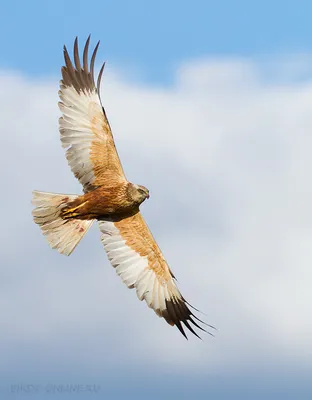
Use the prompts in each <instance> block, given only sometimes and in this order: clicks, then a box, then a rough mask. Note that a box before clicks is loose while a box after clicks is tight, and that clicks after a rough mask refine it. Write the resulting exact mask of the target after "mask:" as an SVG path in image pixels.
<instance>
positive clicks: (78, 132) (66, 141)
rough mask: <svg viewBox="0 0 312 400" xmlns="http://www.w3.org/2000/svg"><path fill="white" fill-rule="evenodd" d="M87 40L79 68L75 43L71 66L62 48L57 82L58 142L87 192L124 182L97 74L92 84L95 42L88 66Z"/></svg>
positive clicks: (95, 50) (100, 74) (76, 44)
mask: <svg viewBox="0 0 312 400" xmlns="http://www.w3.org/2000/svg"><path fill="white" fill-rule="evenodd" d="M89 41H90V37H89V38H88V40H87V42H86V45H85V48H84V52H83V65H82V66H81V64H80V59H79V52H78V41H77V38H76V40H75V44H74V65H73V64H72V62H71V60H70V57H69V55H68V52H67V49H66V47H65V46H64V58H65V64H66V65H65V66H64V67H63V68H62V77H63V79H62V80H61V82H60V91H59V96H60V99H61V102H60V103H59V107H60V110H61V111H62V113H63V115H62V117H61V118H60V120H59V123H60V133H61V142H62V145H63V147H64V148H67V152H66V157H67V160H68V163H69V166H70V168H71V170H72V171H73V173H74V175H75V176H76V177H77V178H78V179H79V181H80V183H81V184H82V185H83V187H84V191H85V192H88V191H90V190H93V189H95V188H96V187H98V186H102V185H106V184H107V183H109V185H110V186H112V184H118V183H120V182H122V181H126V178H125V175H124V172H123V169H122V166H121V163H120V160H119V157H118V154H117V151H116V148H115V144H114V139H113V135H112V132H111V129H110V126H109V123H108V120H107V117H106V114H105V111H104V108H103V107H102V104H101V99H100V94H99V91H100V81H101V76H102V73H103V69H104V64H103V67H102V69H101V71H100V73H99V76H98V80H97V85H95V81H94V62H95V56H96V52H97V49H98V46H99V43H98V44H97V46H96V47H95V49H94V52H93V55H92V57H91V63H90V67H89V65H88V48H89Z"/></svg>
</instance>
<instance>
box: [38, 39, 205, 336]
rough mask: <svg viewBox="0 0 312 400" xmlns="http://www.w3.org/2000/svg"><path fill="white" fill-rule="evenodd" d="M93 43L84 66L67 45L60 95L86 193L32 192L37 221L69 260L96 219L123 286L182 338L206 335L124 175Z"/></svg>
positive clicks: (67, 140)
mask: <svg viewBox="0 0 312 400" xmlns="http://www.w3.org/2000/svg"><path fill="white" fill-rule="evenodd" d="M89 42H90V37H89V38H88V40H87V42H86V45H85V48H84V52H83V61H82V64H81V62H80V58H79V51H78V41H77V38H76V40H75V44H74V65H73V63H72V61H71V59H70V56H69V54H68V52H67V49H66V47H64V59H65V66H64V67H62V80H61V81H60V91H59V96H60V99H61V102H60V103H59V107H60V110H61V112H62V117H61V118H60V120H59V123H60V128H59V129H60V134H61V142H62V145H63V147H64V148H66V158H67V160H68V163H69V166H70V168H71V170H72V171H73V173H74V175H75V176H76V178H77V179H78V180H79V181H80V183H81V184H82V186H83V191H84V194H82V195H81V196H76V195H64V194H54V193H44V192H38V191H34V193H33V204H34V205H35V209H34V210H33V216H34V221H35V222H36V223H37V224H38V225H39V226H40V228H41V229H42V232H43V234H44V235H46V237H47V240H48V242H49V244H50V245H51V247H52V248H56V249H57V250H58V251H59V252H60V253H62V254H65V255H70V254H71V252H72V251H73V250H74V249H75V247H76V246H77V245H78V243H79V242H80V240H81V239H82V237H83V236H84V235H85V233H86V232H87V230H88V229H89V228H90V226H91V225H92V223H93V221H94V220H98V221H99V226H100V229H101V232H102V242H103V245H104V248H105V250H106V252H107V255H108V259H109V260H110V262H111V264H112V266H113V267H114V268H115V269H116V272H117V274H118V275H119V276H120V277H121V279H122V280H123V282H124V283H125V284H126V285H127V286H128V287H129V288H135V289H136V292H137V296H138V298H139V299H140V300H143V299H144V300H145V301H146V303H147V305H148V306H149V307H151V308H153V310H154V311H155V312H156V314H157V315H158V316H160V317H163V318H164V319H165V320H166V321H167V322H168V323H169V324H170V325H176V326H177V328H178V329H179V330H180V332H181V333H182V334H183V335H184V336H185V337H186V335H185V332H184V329H183V325H184V326H185V327H186V328H188V329H189V330H190V331H191V332H192V333H193V334H194V335H196V336H198V335H197V333H196V332H195V331H194V329H193V327H194V326H195V327H197V328H199V329H201V330H204V329H203V328H202V327H201V326H200V325H199V324H198V323H197V322H196V321H195V320H198V318H197V317H196V316H195V315H194V314H193V313H192V312H191V310H190V308H189V306H190V305H189V303H188V302H187V301H186V300H185V299H184V298H183V296H182V295H181V293H180V291H179V290H178V288H177V286H176V283H175V277H174V275H173V273H172V272H171V270H170V268H169V266H168V264H167V262H166V260H165V258H164V256H163V254H162V252H161V250H160V249H159V247H158V245H157V243H156V241H155V239H154V238H153V236H152V234H151V232H150V230H149V228H148V226H147V225H146V223H145V221H144V219H143V217H142V215H141V213H140V210H139V207H140V204H141V203H142V202H143V201H144V200H145V199H147V198H148V197H149V192H148V189H146V188H145V187H144V186H141V185H136V184H133V183H130V182H128V181H127V179H126V177H125V174H124V171H123V168H122V166H121V163H120V160H119V157H118V154H117V151H116V148H115V143H114V139H113V135H112V132H111V128H110V125H109V122H108V120H107V117H106V114H105V111H104V108H103V106H102V103H101V99H100V81H101V76H102V73H103V70H104V64H103V66H102V68H101V70H100V73H99V76H98V80H97V85H95V79H94V63H95V57H96V53H97V50H98V46H99V43H98V44H97V45H96V47H95V49H94V52H93V54H92V57H91V62H90V67H89V64H88V49H89ZM198 321H200V320H198ZM200 322H202V321H200ZM191 324H193V327H192V326H191ZM208 326H210V325H208ZM210 327H211V326H210ZM211 328H212V327H211Z"/></svg>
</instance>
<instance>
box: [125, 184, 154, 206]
mask: <svg viewBox="0 0 312 400" xmlns="http://www.w3.org/2000/svg"><path fill="white" fill-rule="evenodd" d="M129 189H130V190H129V194H130V196H131V199H132V201H134V202H135V203H137V204H141V203H143V201H144V200H145V199H148V198H149V191H148V189H147V188H146V187H145V186H141V185H135V184H131V185H130V187H129Z"/></svg>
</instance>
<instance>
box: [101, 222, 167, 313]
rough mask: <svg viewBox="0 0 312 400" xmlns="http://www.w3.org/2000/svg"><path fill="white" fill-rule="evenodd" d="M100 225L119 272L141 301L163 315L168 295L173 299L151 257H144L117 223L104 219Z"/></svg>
mask: <svg viewBox="0 0 312 400" xmlns="http://www.w3.org/2000/svg"><path fill="white" fill-rule="evenodd" d="M99 226H100V229H101V232H102V237H101V240H102V242H103V245H104V248H105V250H106V253H107V256H108V259H109V261H110V262H111V264H112V266H113V267H114V268H115V269H116V272H117V274H118V275H119V276H120V278H121V279H122V281H123V282H124V283H125V284H126V285H127V286H128V288H130V289H133V288H135V289H136V293H137V296H138V298H139V299H140V300H145V301H146V303H147V305H148V306H149V307H151V308H153V309H154V311H155V312H156V314H157V315H159V316H161V311H163V310H165V309H166V304H165V299H166V294H167V299H168V300H169V294H168V289H167V291H166V290H165V289H164V288H163V285H162V284H161V283H160V282H159V280H158V278H157V276H156V274H155V272H154V271H153V270H151V269H150V268H149V265H148V258H147V256H145V257H142V256H141V255H140V254H139V253H137V252H136V251H135V250H133V249H131V248H130V247H129V246H128V245H127V244H126V241H125V240H124V239H123V238H122V237H121V235H120V232H119V230H118V228H116V226H115V225H114V223H113V222H109V221H100V222H99ZM165 286H167V284H165Z"/></svg>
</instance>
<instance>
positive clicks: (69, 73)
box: [62, 35, 105, 93]
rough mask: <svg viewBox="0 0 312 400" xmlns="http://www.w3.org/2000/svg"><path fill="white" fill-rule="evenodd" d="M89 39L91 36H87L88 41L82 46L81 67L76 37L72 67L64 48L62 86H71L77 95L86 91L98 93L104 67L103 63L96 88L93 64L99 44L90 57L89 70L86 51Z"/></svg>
mask: <svg viewBox="0 0 312 400" xmlns="http://www.w3.org/2000/svg"><path fill="white" fill-rule="evenodd" d="M90 38H91V35H89V36H88V39H87V40H86V44H85V46H84V50H83V57H82V64H83V65H81V62H80V57H79V47H78V37H76V38H75V41H74V56H73V60H74V65H73V63H72V61H71V59H70V56H69V54H68V51H67V48H66V46H64V59H65V67H63V69H62V75H63V84H64V86H67V87H68V86H73V87H74V88H75V89H76V91H77V92H78V93H80V92H81V91H83V92H86V91H88V92H92V91H94V90H97V91H99V87H100V81H101V77H102V74H103V69H104V65H105V63H104V64H103V66H102V68H101V70H100V73H99V76H98V80H97V86H95V80H94V63H95V57H96V53H97V50H98V47H99V44H100V42H98V43H97V45H96V46H95V49H94V51H93V54H92V57H91V61H90V69H89V63H88V50H89V44H90ZM64 76H65V77H66V79H64Z"/></svg>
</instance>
